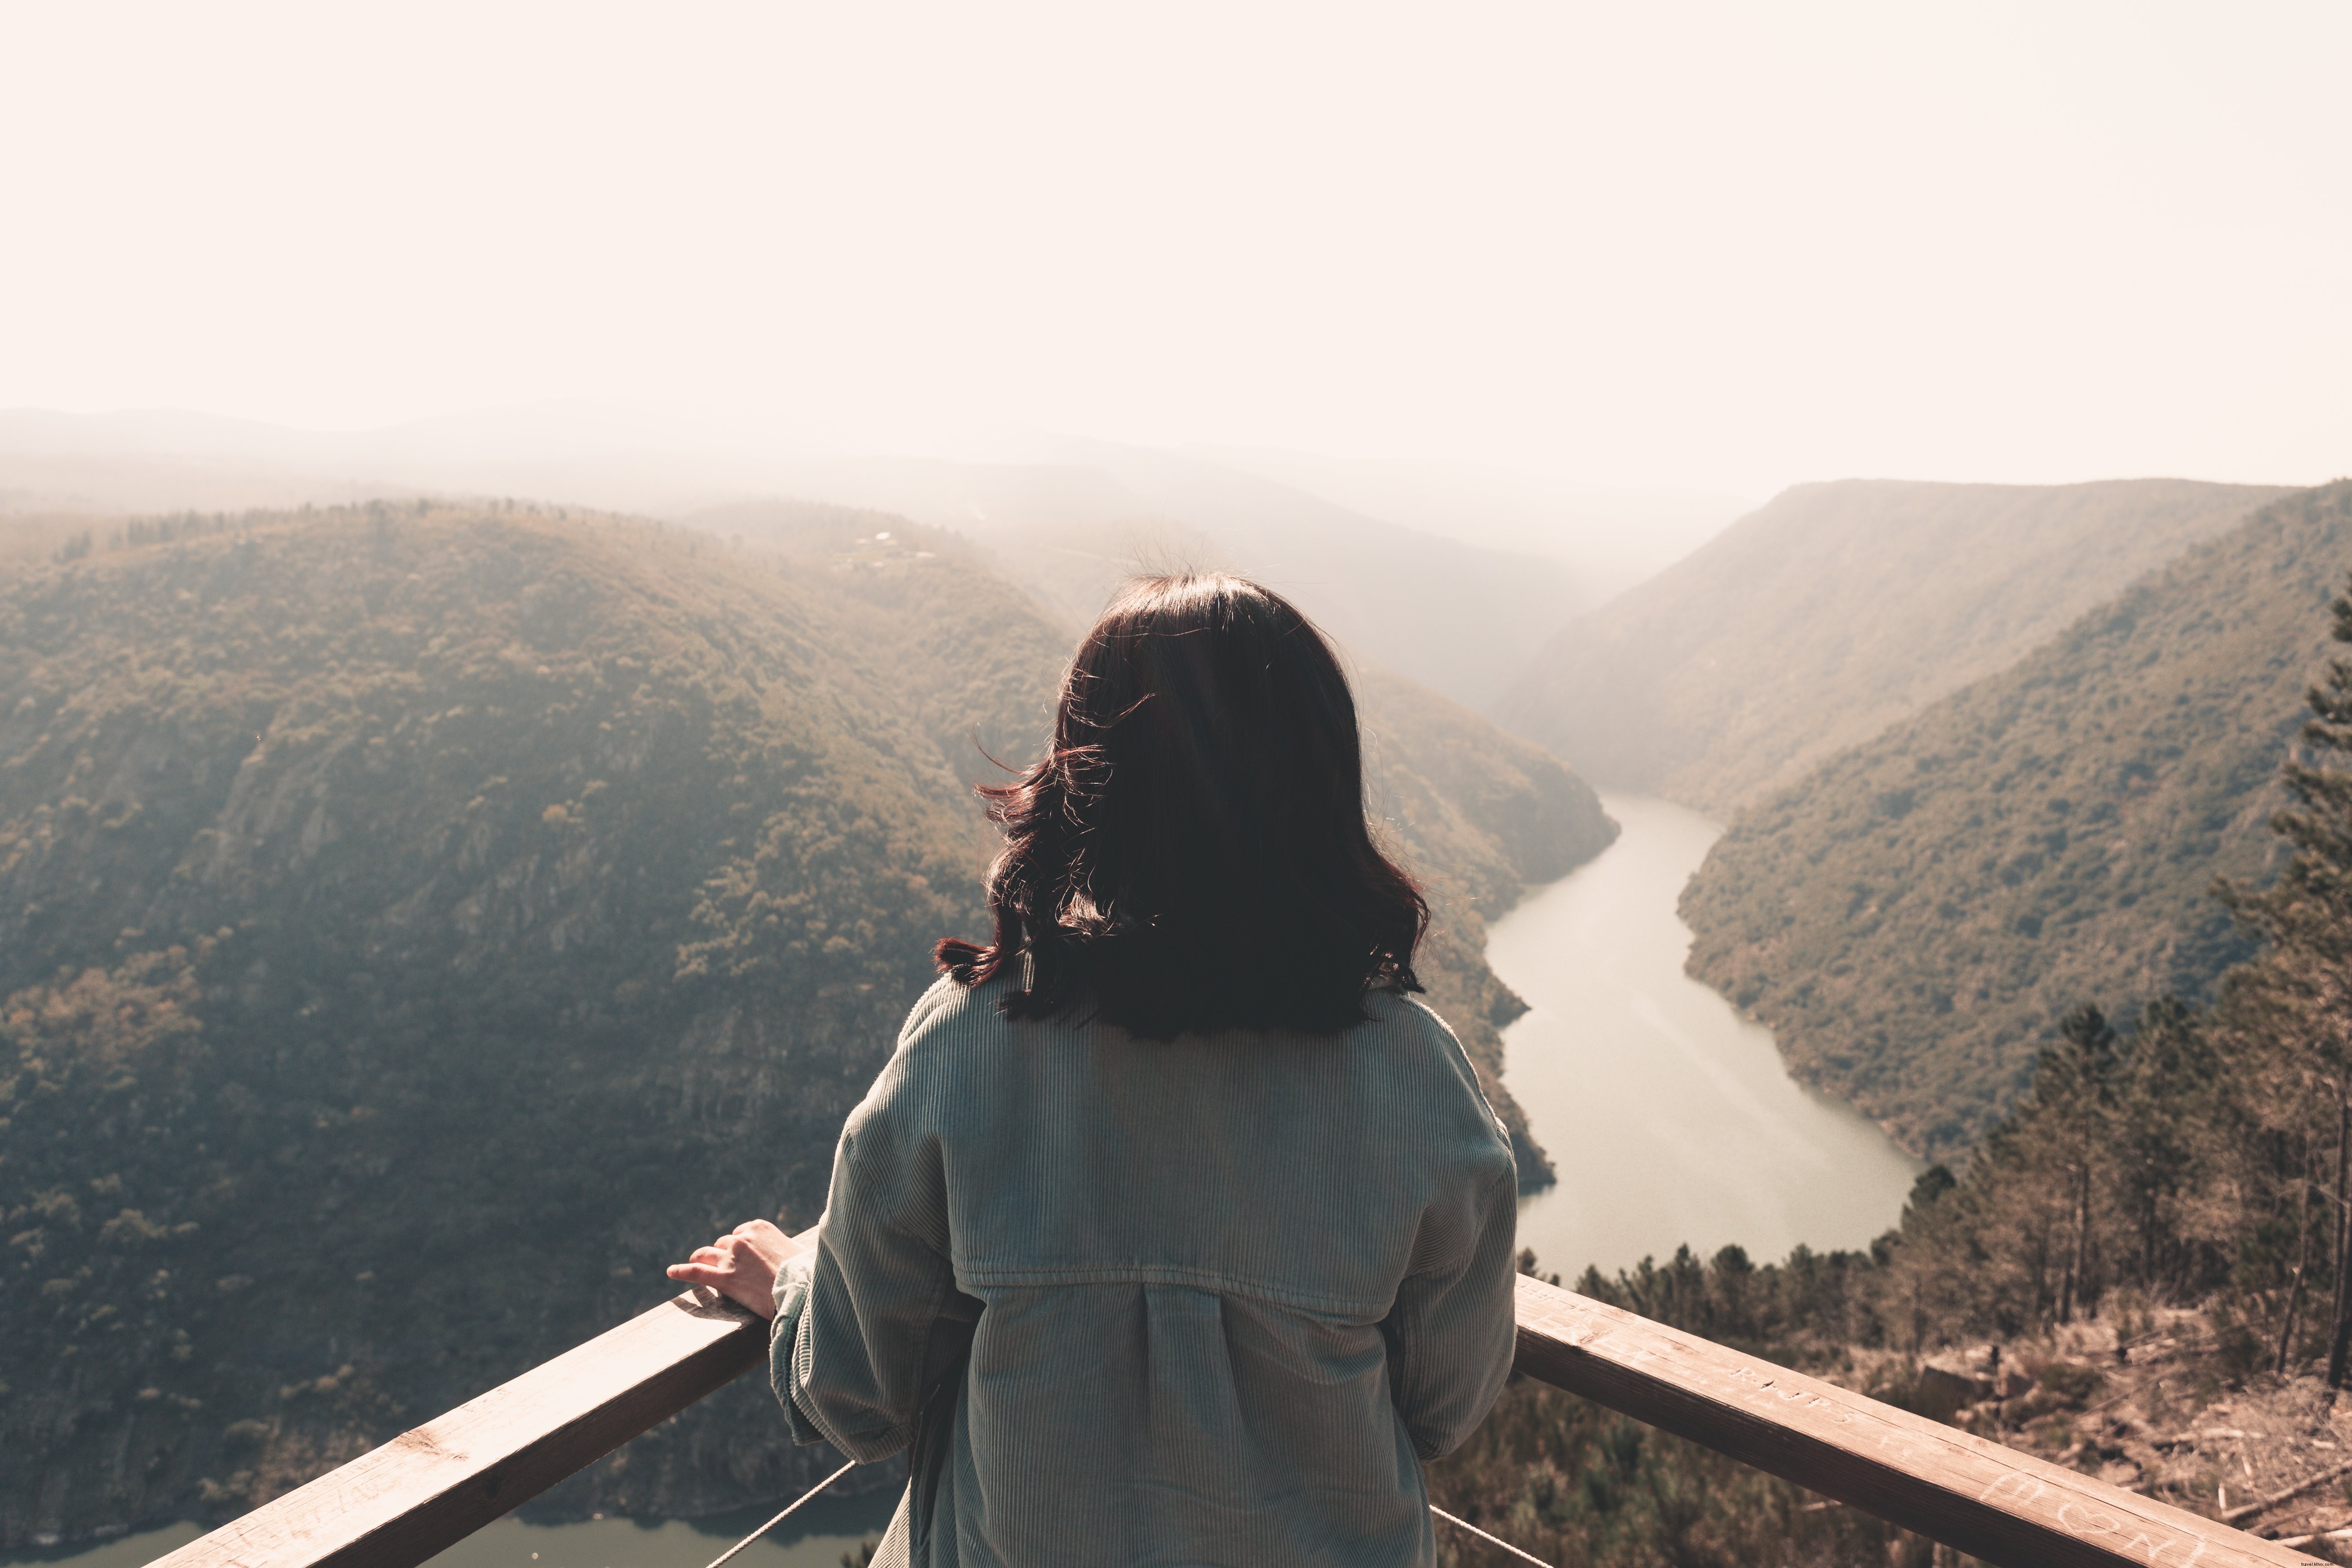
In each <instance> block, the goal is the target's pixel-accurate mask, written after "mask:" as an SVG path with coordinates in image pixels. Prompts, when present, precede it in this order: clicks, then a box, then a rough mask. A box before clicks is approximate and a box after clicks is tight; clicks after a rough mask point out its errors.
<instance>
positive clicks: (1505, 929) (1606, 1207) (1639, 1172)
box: [1486, 795, 1919, 1283]
mask: <svg viewBox="0 0 2352 1568" xmlns="http://www.w3.org/2000/svg"><path fill="white" fill-rule="evenodd" d="M1602 804H1603V805H1606V806H1607V807H1608V810H1609V815H1610V816H1612V817H1615V818H1616V819H1617V821H1618V823H1619V824H1620V825H1621V826H1622V827H1623V828H1624V832H1623V833H1622V835H1621V836H1620V837H1618V839H1617V842H1616V843H1614V844H1612V845H1611V846H1610V847H1608V848H1607V849H1606V850H1603V851H1602V852H1601V855H1600V857H1599V858H1596V859H1594V860H1592V861H1591V862H1589V863H1588V864H1586V865H1584V866H1582V867H1580V868H1578V869H1577V870H1575V871H1573V872H1571V873H1570V874H1569V875H1568V876H1566V877H1563V878H1561V879H1559V881H1557V882H1553V883H1550V884H1549V885H1548V886H1546V887H1543V888H1539V889H1536V890H1535V891H1534V892H1533V893H1531V894H1529V895H1528V898H1527V899H1525V900H1523V901H1522V902H1521V903H1520V904H1519V906H1518V907H1517V909H1514V910H1511V911H1510V913H1508V914H1507V915H1505V916H1504V917H1503V918H1502V919H1501V920H1499V921H1496V923H1495V926H1494V928H1493V930H1492V931H1491V932H1490V933H1489V935H1488V938H1487V943H1486V958H1487V962H1488V963H1491V964H1493V965H1494V968H1495V973H1497V974H1499V975H1501V976H1502V978H1503V980H1504V982H1505V984H1508V985H1509V986H1510V987H1511V989H1512V990H1514V991H1516V992H1517V993H1518V994H1519V995H1520V996H1521V997H1522V998H1523V999H1525V1000H1526V1001H1527V1003H1528V1005H1529V1007H1530V1009H1531V1011H1529V1012H1528V1014H1527V1016H1525V1017H1522V1018H1521V1019H1519V1020H1518V1022H1517V1023H1515V1024H1513V1025H1512V1026H1510V1027H1509V1028H1507V1029H1506V1030H1505V1031H1504V1032H1503V1042H1504V1047H1505V1052H1506V1055H1505V1066H1504V1074H1503V1081H1504V1083H1505V1084H1506V1085H1507V1087H1508V1088H1509V1089H1510V1091H1511V1093H1512V1094H1513V1095H1514V1096H1515V1097H1517V1100H1518V1102H1519V1104H1520V1105H1521V1106H1522V1107H1524V1108H1525V1109H1526V1110H1527V1113H1528V1123H1529V1126H1530V1129H1531V1130H1532V1131H1533V1132H1534V1134H1535V1138H1536V1142H1538V1143H1540V1144H1542V1145H1543V1147H1544V1150H1545V1152H1548V1153H1549V1155H1550V1156H1551V1160H1552V1164H1553V1167H1554V1169H1555V1170H1557V1171H1558V1173H1559V1184H1558V1185H1557V1186H1554V1187H1551V1188H1549V1189H1547V1190H1546V1191H1544V1192H1541V1193H1538V1194H1535V1195H1534V1196H1532V1197H1529V1198H1528V1199H1526V1200H1524V1201H1523V1202H1522V1203H1521V1205H1520V1207H1519V1239H1520V1243H1521V1245H1523V1246H1526V1247H1533V1248H1534V1249H1535V1252H1536V1256H1537V1258H1538V1260H1539V1261H1540V1262H1541V1263H1542V1264H1543V1266H1544V1268H1545V1270H1546V1271H1547V1272H1549V1273H1557V1274H1559V1275H1561V1276H1563V1277H1564V1278H1566V1279H1569V1280H1570V1282H1571V1283H1572V1282H1573V1281H1574V1279H1575V1277H1576V1276H1577V1275H1579V1274H1580V1273H1582V1272H1583V1269H1584V1267H1585V1265H1586V1264H1588V1263H1597V1264H1599V1265H1600V1266H1601V1268H1602V1269H1603V1270H1605V1271H1612V1272H1613V1271H1614V1270H1616V1269H1618V1268H1627V1267H1630V1266H1632V1265H1633V1264H1635V1263H1638V1262H1639V1261H1640V1260H1641V1259H1642V1258H1644V1257H1654V1258H1658V1259H1659V1260H1661V1261H1664V1259H1665V1258H1669V1257H1671V1256H1673V1254H1674V1250H1675V1247H1677V1246H1680V1245H1681V1244H1683V1243H1685V1242H1687V1243H1689V1244H1690V1246H1691V1247H1692V1248H1693V1249H1694V1250H1695V1251H1696V1252H1697V1253H1698V1254H1699V1255H1700V1256H1701V1257H1706V1256H1708V1255H1711V1254H1712V1253H1713V1252H1714V1251H1715V1250H1716V1249H1717V1248H1718V1247H1723V1246H1725V1245H1726V1244H1727V1243H1735V1242H1736V1243H1738V1245H1739V1246H1741V1247H1745V1248H1747V1250H1748V1256H1749V1257H1751V1258H1754V1259H1756V1260H1757V1261H1758V1262H1759V1263H1762V1262H1767V1261H1777V1260H1778V1259H1780V1258H1784V1257H1786V1256H1787V1255H1788V1252H1789V1250H1790V1248H1791V1247H1795V1246H1796V1245H1797V1244H1798V1243H1800V1242H1802V1243H1804V1244H1805V1245H1807V1246H1809V1247H1812V1248H1813V1249H1814V1250H1816V1251H1828V1250H1831V1249H1832V1248H1837V1247H1861V1246H1863V1245H1864V1244H1865V1243H1867V1242H1868V1241H1869V1240H1870V1239H1871V1237H1874V1236H1876V1235H1878V1234H1879V1233H1880V1232H1881V1231H1883V1230H1885V1229H1886V1228H1887V1227H1888V1226H1892V1225H1893V1224H1894V1223H1895V1218H1896V1216H1897V1215H1899V1214H1900V1213H1901V1212H1902V1208H1903V1200H1904V1197H1905V1195H1906V1194H1907V1193H1908V1191H1909V1190H1910V1185H1911V1181H1912V1178H1913V1177H1914V1176H1915V1175H1916V1173H1918V1170H1919V1166H1918V1163H1917V1162H1916V1161H1914V1160H1913V1159H1912V1158H1911V1157H1910V1156H1909V1155H1907V1154H1906V1153H1904V1152H1903V1151H1901V1150H1900V1149H1898V1148H1896V1147H1895V1145H1894V1143H1892V1142H1889V1141H1888V1139H1887V1138H1886V1136H1885V1134H1884V1133H1883V1132H1881V1131H1879V1130H1878V1129H1877V1128H1876V1127H1875V1126H1874V1125H1873V1124H1872V1123H1870V1122H1869V1121H1865V1120H1864V1119H1863V1117H1862V1116H1861V1115H1860V1114H1858V1113H1857V1112H1855V1111H1853V1110H1851V1109H1849V1108H1847V1107H1845V1106H1843V1105H1842V1104H1839V1103H1837V1102H1834V1101H1832V1100H1826V1099H1824V1098H1822V1096H1820V1095H1817V1094H1813V1093H1811V1092H1810V1091H1808V1090H1806V1089H1801V1088H1800V1087H1799V1086H1798V1085H1797V1083H1796V1082H1795V1081H1794V1080H1793V1079H1790V1077H1789V1075H1788V1073H1787V1072H1786V1071H1784V1070H1783V1069H1782V1068H1781V1065H1780V1052H1779V1050H1778V1049H1777V1048H1776V1047H1774V1045H1773V1043H1772V1035H1771V1031H1769V1029H1766V1028H1764V1027H1763V1026H1761V1025H1759V1024H1755V1023H1752V1022H1750V1021H1748V1019H1746V1018H1743V1017H1742V1016H1740V1015H1739V1014H1738V1012H1737V1011H1736V1010H1734V1008H1733V1007H1732V1005H1731V1004H1729V1003H1728V1002H1727V1001H1725V1000H1724V999H1723V998H1722V997H1721V996H1719V995H1717V994H1716V993H1715V992H1713V991H1711V990H1709V989H1708V988H1707V987H1706V986H1705V985H1702V984H1699V983H1698V982H1697V981H1696V980H1693V979H1691V978H1690V977H1689V976H1687V975H1685V973H1683V960H1684V958H1685V955H1687V954H1688V952H1690V942H1691V936H1690V931H1689V930H1688V929H1687V928H1686V927H1685V926H1684V924H1683V923H1682V921H1681V920H1680V919H1679V918H1678V917H1677V916H1676V914H1675V901H1676V900H1678V899H1679V898H1680V897H1681V896H1682V889H1683V884H1684V883H1685V882H1686V881H1688V880H1689V879H1690V876H1691V873H1692V872H1694V871H1696V870H1697V869H1698V866H1699V862H1700V861H1702V860H1704V859H1705V858H1706V852H1707V848H1708V847H1709V846H1710V845H1712V844H1713V843H1714V842H1715V840H1716V838H1717V836H1718V835H1719V834H1720V833H1721V832H1722V829H1721V828H1719V827H1718V826H1716V825H1715V824H1714V823H1712V822H1710V821H1708V820H1707V819H1706V817H1703V816H1699V815H1698V814H1697V813H1696V812H1694V811H1689V810H1685V808H1684V807H1682V806H1679V805H1673V804H1671V803H1669V802H1666V801H1663V800H1654V799H1649V798H1645V797H1643V796H1638V795H1614V796H1606V797H1604V798H1603V801H1602Z"/></svg>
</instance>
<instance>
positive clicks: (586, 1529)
mask: <svg viewBox="0 0 2352 1568" xmlns="http://www.w3.org/2000/svg"><path fill="white" fill-rule="evenodd" d="M897 1504H898V1494H897V1493H896V1492H894V1491H883V1492H877V1493H874V1494H871V1495H868V1496H865V1497H850V1498H831V1497H822V1498H818V1499H816V1500H814V1501H812V1502H810V1503H809V1504H808V1506H806V1507H805V1508H803V1509H802V1510H800V1511H799V1512H798V1513H795V1514H794V1515H793V1517H792V1518H790V1519H788V1520H786V1521H784V1522H783V1523H782V1524H780V1525H778V1526H777V1527H776V1529H775V1531H774V1532H773V1533H772V1534H770V1535H768V1536H766V1537H764V1538H763V1539H761V1541H759V1542H756V1543H754V1544H753V1545H751V1546H750V1547H748V1548H746V1549H745V1550H744V1552H743V1553H742V1555H741V1556H740V1557H737V1558H736V1559H735V1560H734V1562H732V1563H729V1564H728V1568H835V1564H836V1563H839V1562H840V1561H841V1556H842V1553H843V1552H848V1551H851V1550H853V1549H854V1548H856V1545H857V1544H858V1542H861V1541H868V1540H872V1539H874V1538H876V1537H877V1536H879V1535H880V1534H881V1533H882V1530H883V1527H884V1526H885V1525H887V1524H888V1523H889V1522H890V1510H891V1509H892V1508H894V1507H896V1506H897ZM782 1506H783V1505H782V1503H781V1502H778V1503H772V1504H770V1505H768V1506H767V1507H764V1508H758V1509H751V1510H744V1511H742V1512H740V1513H730V1514H722V1515H719V1516H717V1517H715V1518H711V1519H698V1520H692V1521H688V1520H677V1519H673V1520H665V1521H661V1522H659V1523H654V1522H646V1523H639V1522H638V1521H635V1520H628V1519H593V1520H583V1521H580V1522H578V1523H575V1524H525V1523H523V1522H522V1521H520V1520H517V1519H501V1520H499V1521H497V1522H495V1523H493V1524H491V1525H489V1526H488V1527H487V1528H485V1529H482V1530H478V1531H475V1532H474V1533H473V1534H471V1535H469V1536H467V1538H466V1539H465V1540H463V1541H461V1542H457V1545H455V1546H452V1547H451V1548H449V1550H448V1551H446V1552H443V1553H441V1555H440V1556H438V1557H436V1558H434V1559H433V1560H432V1561H433V1565H434V1568H703V1565H704V1564H705V1563H709V1561H710V1560H711V1559H712V1558H714V1557H716V1556H718V1555H719V1553H720V1552H724V1551H726V1550H727V1549H728V1548H729V1547H730V1546H732V1545H734V1544H735V1542H738V1541H740V1540H741V1539H742V1538H743V1537H744V1536H746V1535H748V1534H750V1533H751V1531H753V1530H755V1529H757V1528H758V1527H759V1526H760V1525H761V1523H763V1522H765V1521H767V1520H768V1519H769V1518H770V1517H771V1516H772V1515H773V1514H774V1513H775V1511H776V1510H777V1509H779V1508H781V1507H782ZM203 1533H204V1531H203V1529H202V1527H200V1526H197V1525H194V1524H173V1525H167V1526H165V1527H164V1528H163V1529H161V1530H149V1531H137V1532H135V1533H133V1534H130V1535H124V1536H119V1537H117V1538H116V1539H114V1540H112V1541H108V1542H101V1543H100V1544H98V1545H95V1546H89V1545H79V1546H70V1547H67V1546H59V1547H50V1548H47V1549H36V1550H33V1551H29V1552H15V1553H6V1552H0V1568H16V1565H18V1564H27V1565H29V1564H42V1565H44V1568H47V1565H49V1564H71V1568H141V1565H142V1563H152V1562H153V1561H154V1560H155V1559H156V1558H158V1557H161V1556H163V1554H164V1553H165V1552H172V1551H175V1550H177V1549H178V1548H180V1547H183V1546H185V1545H186V1544H187V1543H188V1542H191V1541H194V1540H195V1539H196V1537H197V1536H199V1535H201V1534H203Z"/></svg>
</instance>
